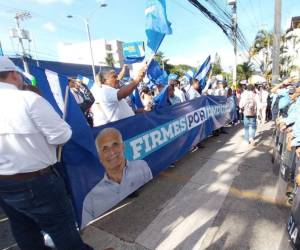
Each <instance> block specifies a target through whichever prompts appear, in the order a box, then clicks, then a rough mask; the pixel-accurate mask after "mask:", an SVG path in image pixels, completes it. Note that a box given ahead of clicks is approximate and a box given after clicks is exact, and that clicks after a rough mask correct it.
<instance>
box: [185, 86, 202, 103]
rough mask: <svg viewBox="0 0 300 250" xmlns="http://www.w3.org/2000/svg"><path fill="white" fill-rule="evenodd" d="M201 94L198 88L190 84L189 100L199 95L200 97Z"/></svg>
mask: <svg viewBox="0 0 300 250" xmlns="http://www.w3.org/2000/svg"><path fill="white" fill-rule="evenodd" d="M200 96H201V95H200V94H199V92H198V91H197V90H195V89H194V88H193V87H192V86H189V88H188V90H187V98H188V100H193V99H195V98H197V97H200Z"/></svg>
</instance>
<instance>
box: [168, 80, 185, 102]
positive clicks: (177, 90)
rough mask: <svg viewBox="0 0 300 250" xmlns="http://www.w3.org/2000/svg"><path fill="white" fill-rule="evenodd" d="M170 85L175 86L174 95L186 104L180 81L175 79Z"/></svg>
mask: <svg viewBox="0 0 300 250" xmlns="http://www.w3.org/2000/svg"><path fill="white" fill-rule="evenodd" d="M169 84H170V85H174V94H175V96H177V97H178V98H179V99H180V102H185V101H186V97H185V94H184V92H183V91H182V90H181V89H180V81H178V80H176V79H174V80H170V83H169Z"/></svg>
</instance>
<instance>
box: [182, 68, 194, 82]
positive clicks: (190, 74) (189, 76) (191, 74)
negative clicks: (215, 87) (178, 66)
mask: <svg viewBox="0 0 300 250" xmlns="http://www.w3.org/2000/svg"><path fill="white" fill-rule="evenodd" d="M194 75H195V72H194V70H193V69H189V70H188V71H187V72H185V74H184V76H185V78H187V79H188V80H189V81H190V80H192V79H193V78H194Z"/></svg>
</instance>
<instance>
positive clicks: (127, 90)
mask: <svg viewBox="0 0 300 250" xmlns="http://www.w3.org/2000/svg"><path fill="white" fill-rule="evenodd" d="M145 72H146V66H145V67H143V68H141V69H140V71H139V73H138V76H137V77H136V78H135V79H133V80H132V81H131V82H130V83H129V84H128V85H126V86H124V87H122V88H120V89H119V90H118V93H117V97H118V100H121V99H123V98H126V97H127V96H129V95H130V94H131V93H132V92H133V91H134V89H135V88H136V87H137V86H138V85H139V83H140V82H141V81H142V80H143V78H144V76H145Z"/></svg>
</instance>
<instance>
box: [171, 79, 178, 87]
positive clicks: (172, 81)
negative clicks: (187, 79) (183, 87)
mask: <svg viewBox="0 0 300 250" xmlns="http://www.w3.org/2000/svg"><path fill="white" fill-rule="evenodd" d="M169 84H170V85H171V84H172V85H174V86H175V87H180V81H178V80H177V79H172V80H170V81H169Z"/></svg>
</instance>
